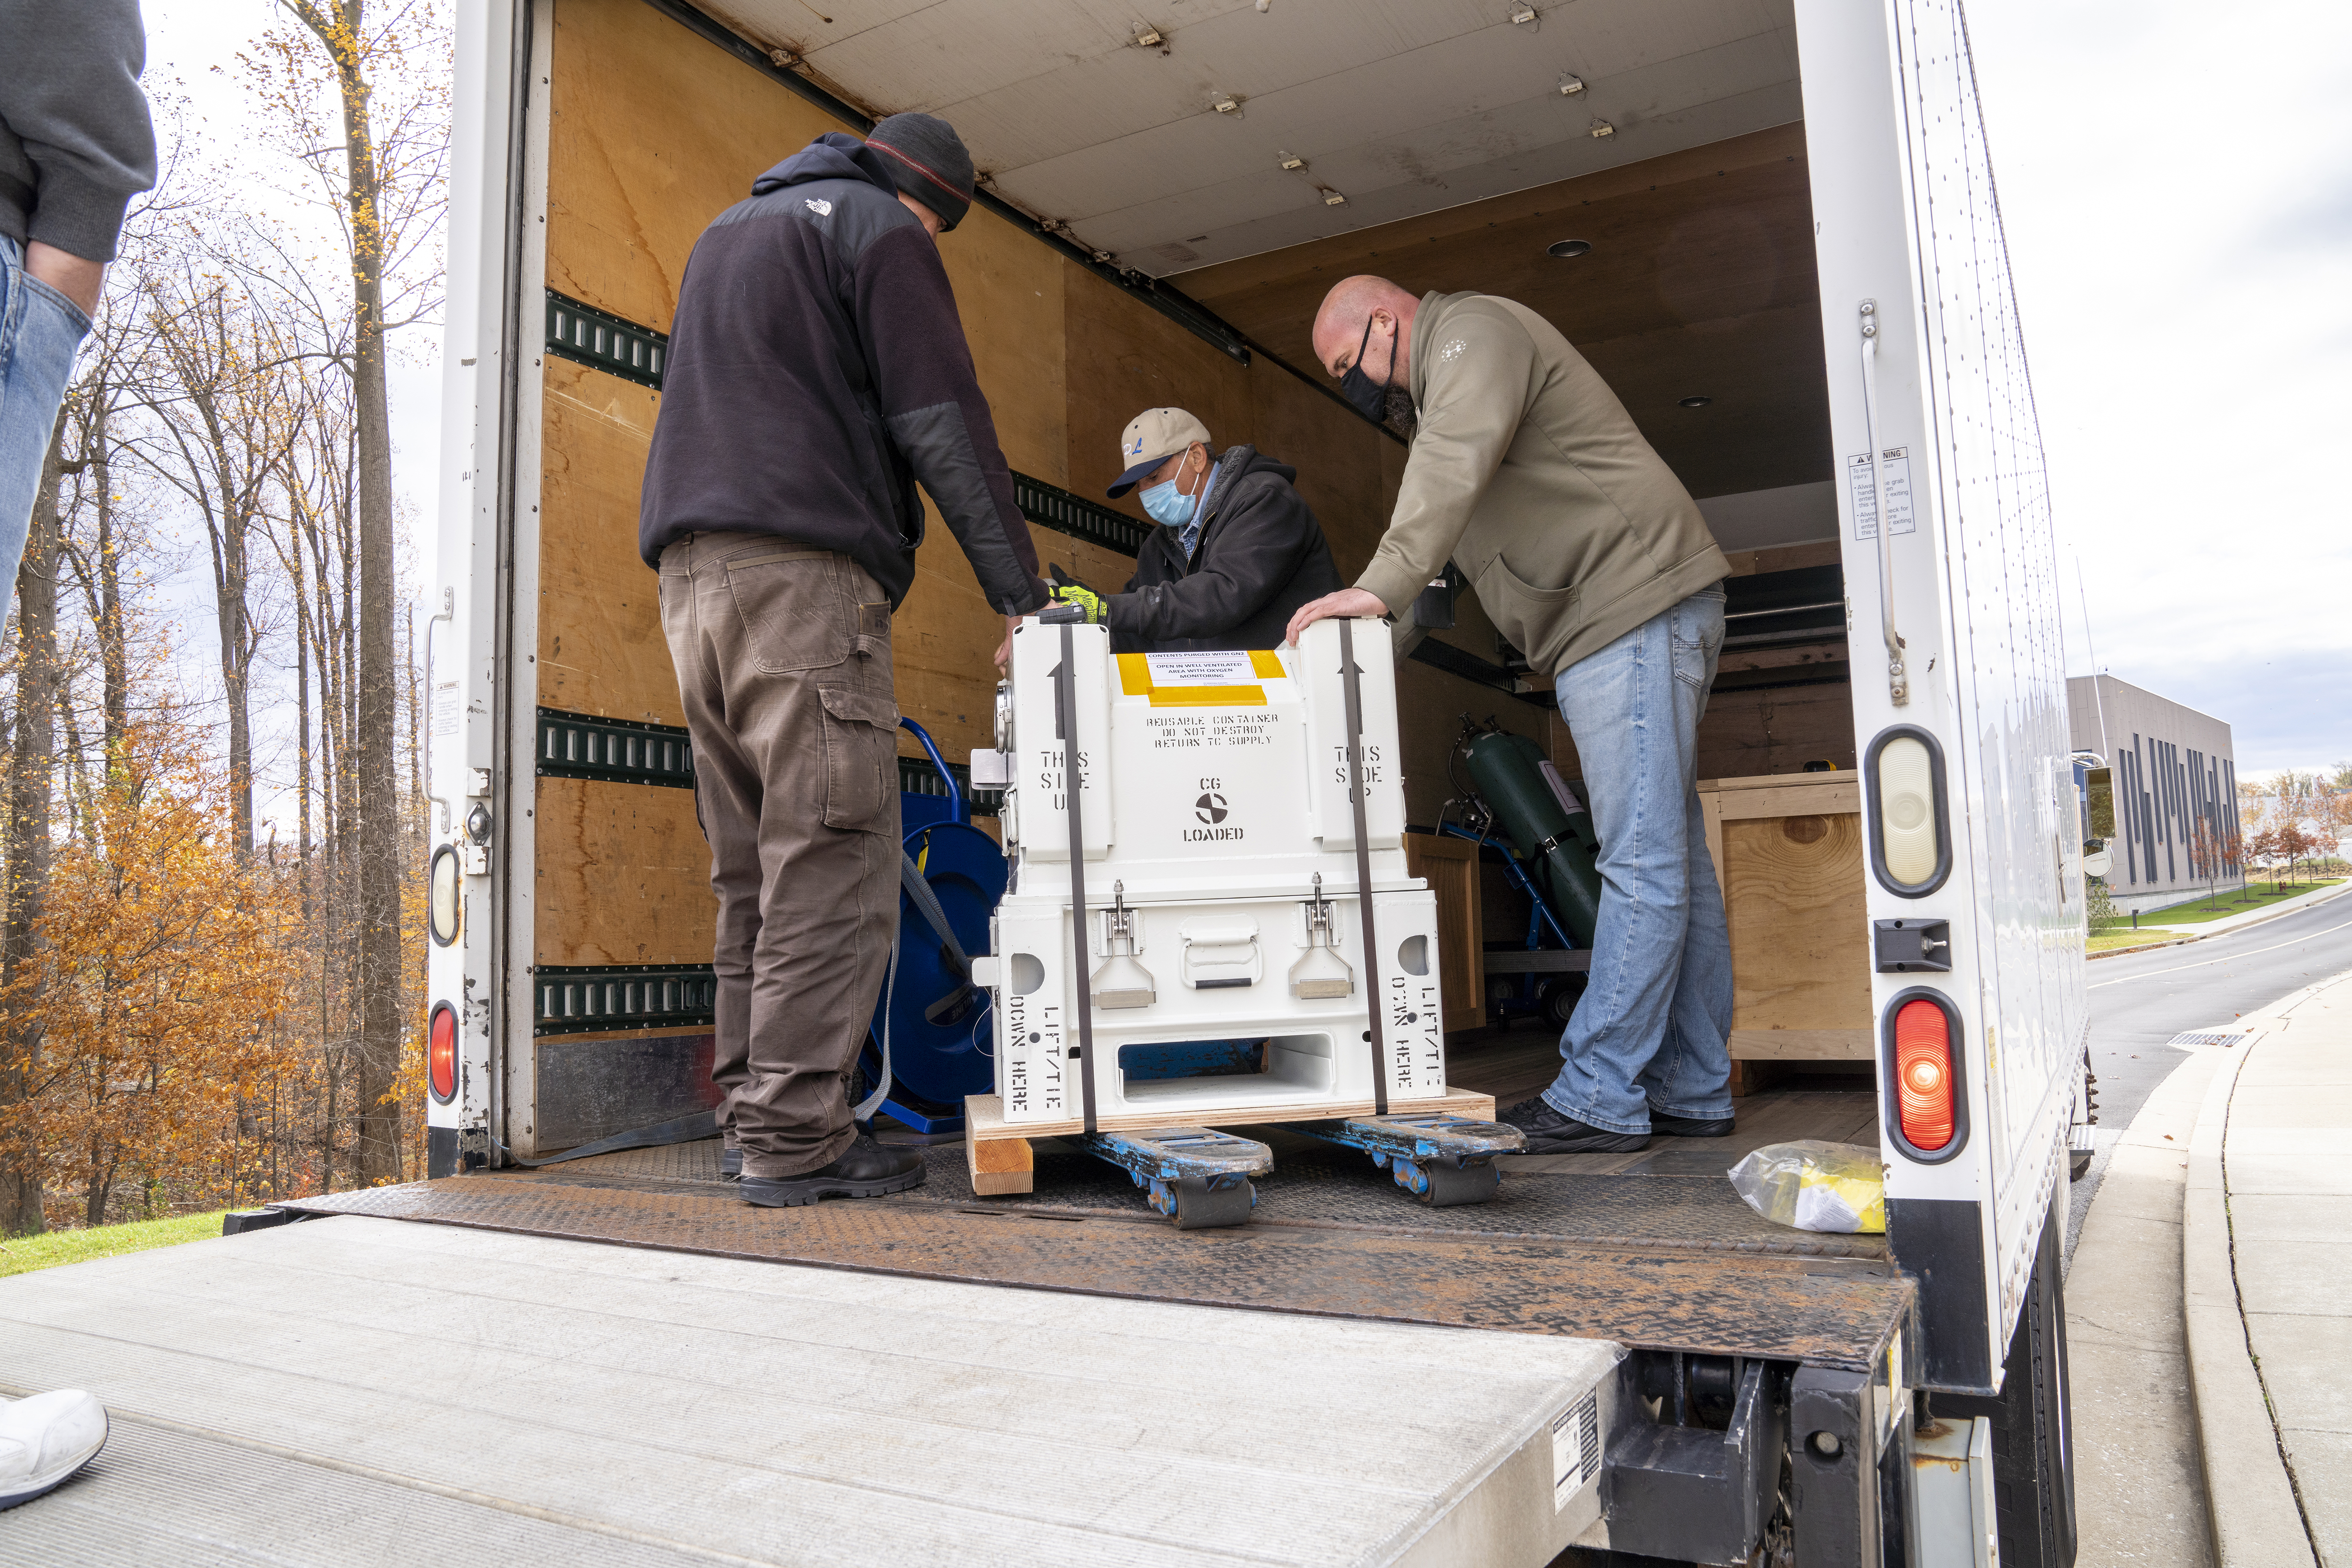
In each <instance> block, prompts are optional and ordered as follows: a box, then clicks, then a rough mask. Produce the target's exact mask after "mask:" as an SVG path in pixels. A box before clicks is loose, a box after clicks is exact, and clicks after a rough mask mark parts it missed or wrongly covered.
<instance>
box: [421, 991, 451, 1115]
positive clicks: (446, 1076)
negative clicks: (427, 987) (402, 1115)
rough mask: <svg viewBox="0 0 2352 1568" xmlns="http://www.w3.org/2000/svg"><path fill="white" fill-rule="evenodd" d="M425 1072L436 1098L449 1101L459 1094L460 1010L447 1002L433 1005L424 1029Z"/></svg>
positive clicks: (443, 1101)
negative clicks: (430, 1019)
mask: <svg viewBox="0 0 2352 1568" xmlns="http://www.w3.org/2000/svg"><path fill="white" fill-rule="evenodd" d="M425 1077H426V1079H428V1080H429V1081H430V1083H431V1086H432V1089H433V1098H434V1099H436V1100H439V1101H441V1102H442V1103H443V1104H445V1105H446V1104H447V1103H448V1102H449V1101H450V1100H455V1099H456V1098H457V1009H456V1008H455V1007H452V1006H450V1005H449V1004H448V1003H446V1002H444V1003H442V1004H441V1005H438V1006H436V1007H435V1008H434V1009H433V1023H432V1026H431V1027H430V1028H429V1029H428V1030H427V1031H426V1033H425Z"/></svg>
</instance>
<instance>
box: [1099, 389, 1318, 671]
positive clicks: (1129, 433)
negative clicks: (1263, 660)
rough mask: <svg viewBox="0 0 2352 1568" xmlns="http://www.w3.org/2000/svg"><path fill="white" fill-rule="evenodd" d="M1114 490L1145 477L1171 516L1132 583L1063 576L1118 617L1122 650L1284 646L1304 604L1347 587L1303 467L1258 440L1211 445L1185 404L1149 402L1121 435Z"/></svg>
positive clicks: (1114, 493) (1161, 509)
mask: <svg viewBox="0 0 2352 1568" xmlns="http://www.w3.org/2000/svg"><path fill="white" fill-rule="evenodd" d="M1118 453H1119V460H1120V461H1121V462H1122V463H1123V464H1125V465H1126V471H1125V472H1123V473H1121V474H1120V475H1119V477H1118V482H1117V483H1115V484H1113V485H1112V486H1111V487H1110V489H1109V492H1108V494H1109V495H1110V498H1111V499H1112V500H1118V498H1119V497H1121V496H1123V495H1125V494H1127V492H1128V491H1129V490H1131V489H1135V488H1136V487H1137V486H1138V485H1140V486H1142V487H1143V493H1142V497H1141V500H1142V501H1143V508H1144V510H1146V511H1148V512H1150V514H1151V518H1152V521H1155V522H1158V523H1160V525H1161V526H1160V527H1158V528H1155V529H1153V530H1152V531H1151V537H1150V538H1149V539H1147V540H1145V541H1144V543H1143V548H1142V549H1141V550H1140V551H1139V552H1137V556H1136V563H1135V575H1134V576H1133V577H1131V578H1129V580H1128V584H1127V587H1126V589H1125V590H1124V591H1123V592H1120V593H1117V594H1111V595H1097V594H1096V593H1094V592H1092V591H1091V590H1089V589H1087V588H1086V587H1084V586H1082V585H1079V584H1063V585H1062V586H1059V587H1057V588H1055V591H1054V592H1055V597H1057V598H1059V599H1061V600H1063V601H1064V602H1065V603H1069V604H1076V605H1083V606H1084V607H1085V609H1086V613H1087V620H1089V621H1091V622H1094V623H1095V624H1097V625H1102V626H1109V627H1110V632H1111V646H1112V647H1113V648H1114V649H1116V650H1117V651H1118V652H1120V653H1197V652H1206V651H1210V650H1223V649H1237V648H1254V647H1279V646H1280V645H1281V643H1282V640H1283V628H1284V627H1286V626H1288V625H1289V624H1290V617H1291V616H1292V615H1293V614H1295V613H1296V612H1297V608H1298V606H1299V605H1304V604H1306V603H1307V602H1308V601H1309V600H1312V599H1319V598H1321V597H1322V596H1323V595H1326V594H1332V593H1337V592H1338V591H1339V588H1338V586H1337V584H1339V568H1338V567H1337V566H1335V565H1333V564H1332V562H1331V547H1330V545H1329V544H1328V543H1327V542H1325V540H1324V538H1323V525H1322V524H1321V523H1319V522H1318V521H1315V513H1314V511H1313V510H1311V509H1309V508H1308V506H1307V501H1306V498H1304V497H1303V496H1301V495H1300V494H1299V493H1298V491H1297V489H1295V488H1294V487H1293V485H1292V483H1291V481H1292V480H1294V479H1297V477H1298V470H1297V469H1296V468H1292V467H1291V466H1290V465H1289V464H1287V463H1281V462H1277V461H1276V460H1275V459H1274V458H1269V457H1267V456H1265V454H1264V453H1262V452H1260V451H1258V450H1257V449H1256V448H1255V447H1226V448H1225V449H1224V451H1223V452H1222V453H1215V454H1213V453H1212V452H1211V451H1210V450H1209V427H1208V426H1205V425H1203V424H1202V423H1201V421H1200V420H1199V419H1197V418H1195V417H1193V416H1192V415H1190V414H1187V413H1186V412H1184V410H1182V409H1181V408H1150V409H1146V410H1145V411H1144V412H1142V413H1141V414H1139V415H1137V416H1135V418H1134V419H1132V420H1131V421H1129V424H1128V426H1127V429H1126V431H1125V433H1124V434H1122V435H1121V436H1120V437H1119V444H1118Z"/></svg>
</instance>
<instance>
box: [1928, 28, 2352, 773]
mask: <svg viewBox="0 0 2352 1568" xmlns="http://www.w3.org/2000/svg"><path fill="white" fill-rule="evenodd" d="M1968 14H1969V35H1970V41H1971V44H1972V46H1973V50H1974V53H1975V56H1976V67H1977V89H1978V92H1979V95H1980V97H1981V98H1982V100H1983V103H1984V112H1985V121H1986V130H1987V134H1988V136H1989V137H1990V142H1991V146H1992V157H1993V168H1994V172H1995V175H1996V178H1997V179H1998V181H1999V184H2000V205H2001V214H2002V219H2003V222H2004V225H2005V226H2006V228H2007V230H2008V234H2009V256H2010V263H2011V268H2013V269H2014V271H2015V274H2016V279H2017V294H2018V308H2019V310H2020V311H2021V314H2022V315H2023V317H2024V321H2025V343H2026V353H2027V354H2028V355H2029V357H2030V359H2031V361H2032V367H2033V385H2034V394H2035V397H2036V400H2037V402H2038V403H2039V405H2040V408H2041V414H2042V447H2043V449H2044V451H2045V452H2046V453H2047V455H2048V459H2049V466H2050V489H2051V500H2052V504H2053V509H2054V510H2055V514H2056V516H2057V520H2058V532H2059V537H2060V539H2061V541H2062V550H2066V551H2071V552H2076V553H2078V554H2079V556H2080V559H2081V562H2082V567H2083V574H2084V581H2085V582H2086V583H2087V584H2088V585H2089V600H2090V630H2091V637H2092V640H2093V642H2094V643H2095V646H2096V647H2097V650H2098V658H2099V663H2100V665H2101V667H2103V668H2105V669H2106V670H2107V671H2109V672H2110V673H2111V674H2113V675H2115V676H2116V677H2117V678H2118V679H2124V680H2128V681H2131V682H2132V683H2133V684H2135V685H2138V686H2145V687H2147V688H2148V689H2151V690H2154V691H2158V692H2160V693H2162V694H2163V695H2164V696H2166V697H2168V698H2171V699H2172V700H2175V701H2178V702H2184V703H2187V704H2188V705H2189V706H2190V707H2192V708H2198V709H2201V710H2204V711H2206V712H2208V713H2210V714H2212V715H2213V716H2215V717H2216V718H2219V719H2222V720H2224V721H2228V723H2229V724H2230V725H2231V731H2232V736H2233V739H2234V741H2235V742H2236V749H2237V757H2238V767H2239V771H2240V772H2241V773H2248V772H2259V771H2264V770H2269V769H2274V768H2281V767H2311V766H2314V765H2316V764H2320V763H2334V762H2336V761H2339V760H2352V689H2347V686H2352V681H2347V677H2352V614H2347V609H2346V603H2345V601H2346V596H2347V590H2352V527H2347V523H2352V503H2347V500H2346V495H2347V491H2346V488H2345V485H2344V481H2343V475H2342V466H2343V464H2344V463H2345V461H2346V458H2347V451H2348V450H2352V439H2347V420H2346V402H2345V399H2346V394H2347V388H2352V110H2347V98H2346V90H2345V86H2344V66H2345V62H2346V60H2347V59H2352V6H2347V5H2343V4H2341V3H2320V0H2241V3H2240V4H2236V5H2226V6H2217V5H2210V4H2199V5H2190V4H2188V3H2187V0H2131V3H2129V4H2118V3H2116V0H2103V3H2094V0H1975V3H1974V4H1971V5H1969V12H1968ZM2060 574H2061V576H2062V577H2063V579H2064V580H2065V581H2066V582H2067V583H2069V584H2072V582H2073V581H2074V562H2073V561H2072V560H2062V562H2061V563H2060ZM2069 608H2070V610H2073V611H2074V615H2072V616H2070V618H2069V626H2068V637H2067V652H2068V654H2069V655H2070V657H2071V658H2072V661H2073V667H2074V671H2075V672H2076V673H2078V674H2080V673H2084V672H2087V671H2088V670H2089V669H2090V668H2091V664H2090V657H2089V654H2088V653H2087V651H2085V649H2084V646H2083V644H2084V638H2083V634H2082V626H2081V621H2080V618H2079V617H2080V611H2079V607H2078V606H2074V605H2070V606H2069Z"/></svg>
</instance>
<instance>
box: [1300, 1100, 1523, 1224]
mask: <svg viewBox="0 0 2352 1568" xmlns="http://www.w3.org/2000/svg"><path fill="white" fill-rule="evenodd" d="M1286 1125H1287V1128H1288V1130H1289V1131H1293V1132H1303V1133H1305V1134H1307V1136H1308V1137H1310V1138H1320V1139H1322V1140H1324V1141H1325V1142H1329V1143H1341V1144H1345V1145H1346V1146H1347V1147H1349V1148H1350V1149H1361V1150H1362V1151H1363V1152H1365V1153H1367V1154H1370V1156H1371V1157H1372V1163H1373V1164H1375V1165H1378V1166H1380V1167H1381V1169H1383V1170H1385V1171H1387V1172H1388V1173H1390V1174H1391V1175H1392V1176H1394V1177H1395V1178H1396V1184H1397V1185H1398V1186H1400V1187H1402V1188H1403V1189H1404V1190H1405V1191H1406V1192H1408V1193H1411V1194H1412V1195H1413V1196H1414V1197H1417V1198H1419V1199H1420V1200H1421V1201H1422V1202H1423V1203H1425V1204H1429V1205H1433V1206H1435V1207H1438V1208H1450V1207H1452V1206H1453V1205H1456V1204H1483V1203H1485V1202H1486V1200H1487V1199H1488V1198H1491V1197H1493V1196H1494V1195H1495V1193H1496V1189H1497V1188H1499V1187H1500V1186H1501V1185H1502V1184H1503V1173H1502V1172H1501V1171H1499V1170H1497V1169H1496V1167H1495V1156H1496V1155H1497V1154H1516V1153H1518V1152H1520V1151H1521V1150H1523V1149H1525V1148H1526V1147H1527V1146H1528V1140H1527V1135H1526V1134H1525V1133H1523V1132H1521V1131H1519V1130H1518V1129H1517V1128H1516V1127H1510V1126H1507V1125H1505V1124H1504V1123H1502V1122H1500V1121H1474V1120H1472V1119H1471V1118H1469V1117H1466V1116H1449V1115H1445V1114H1444V1113H1442V1112H1431V1113H1427V1114H1423V1115H1418V1116H1416V1115H1414V1114H1412V1112H1410V1111H1408V1112H1405V1113H1403V1114H1402V1115H1392V1116H1350V1117H1348V1118H1347V1119H1346V1120H1344V1121H1293V1122H1289V1123H1287V1124H1286Z"/></svg>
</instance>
